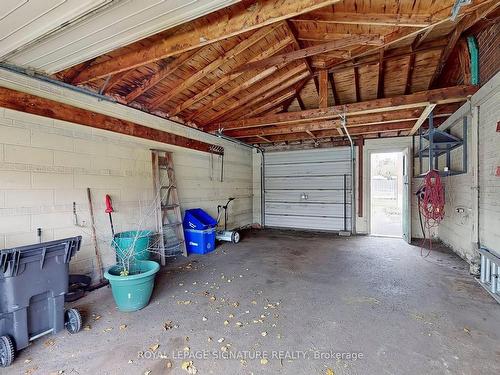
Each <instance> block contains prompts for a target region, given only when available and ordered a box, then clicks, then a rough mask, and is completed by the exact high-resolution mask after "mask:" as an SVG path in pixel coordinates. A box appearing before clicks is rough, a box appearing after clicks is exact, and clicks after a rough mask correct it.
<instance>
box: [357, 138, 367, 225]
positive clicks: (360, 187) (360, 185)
mask: <svg viewBox="0 0 500 375" xmlns="http://www.w3.org/2000/svg"><path fill="white" fill-rule="evenodd" d="M364 144H365V140H364V139H363V137H362V136H361V137H359V138H358V139H356V146H358V181H356V183H357V184H358V207H357V209H358V217H363V184H364V181H363V159H364V157H365V155H364V153H363V146H364Z"/></svg>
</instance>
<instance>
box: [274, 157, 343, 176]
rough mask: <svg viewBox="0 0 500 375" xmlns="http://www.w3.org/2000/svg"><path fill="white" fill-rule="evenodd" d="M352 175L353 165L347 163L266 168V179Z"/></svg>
mask: <svg viewBox="0 0 500 375" xmlns="http://www.w3.org/2000/svg"><path fill="white" fill-rule="evenodd" d="M335 174H337V175H338V174H351V165H350V164H349V163H346V162H345V161H330V162H319V163H301V164H271V165H269V166H268V167H267V168H266V177H287V176H322V175H335Z"/></svg>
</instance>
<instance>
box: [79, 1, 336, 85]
mask: <svg viewBox="0 0 500 375" xmlns="http://www.w3.org/2000/svg"><path fill="white" fill-rule="evenodd" d="M339 1H340V0H294V1H287V2H283V1H282V0H255V1H253V2H252V4H250V5H249V3H248V2H246V1H244V2H239V3H237V4H234V5H232V6H229V7H227V8H224V9H221V10H219V11H216V12H213V13H211V14H209V15H207V16H204V17H200V18H198V19H196V20H194V21H191V22H189V23H186V24H182V25H180V26H178V27H176V28H175V29H173V30H171V32H170V33H169V34H168V36H166V37H165V38H163V39H161V40H159V41H157V42H156V43H153V44H152V45H151V46H148V47H146V48H143V49H142V50H141V51H140V52H137V51H132V52H128V53H124V54H122V55H119V56H116V57H114V58H113V59H110V60H108V61H104V62H101V63H98V64H94V65H92V66H90V67H88V68H87V69H86V70H84V71H83V72H81V73H80V74H79V75H78V76H77V78H76V81H75V82H74V83H84V82H88V81H92V80H96V79H99V78H102V77H106V76H108V75H110V74H115V73H118V72H122V71H124V70H128V69H132V68H136V67H139V66H142V65H145V64H149V63H151V62H154V61H158V60H161V59H165V58H167V57H169V56H174V55H178V54H180V53H182V52H186V51H190V50H192V49H196V48H199V47H201V46H204V45H207V44H211V43H214V42H217V41H219V40H223V39H227V38H230V37H232V36H236V35H239V34H243V33H246V32H248V31H251V30H255V29H258V28H261V27H263V26H267V25H270V24H272V23H275V22H278V21H282V20H285V19H288V18H291V17H295V16H298V15H300V14H302V13H307V12H310V11H313V10H316V9H320V8H322V7H325V6H328V5H331V4H334V3H337V2H339Z"/></svg>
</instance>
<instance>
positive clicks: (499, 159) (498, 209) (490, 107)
mask: <svg viewBox="0 0 500 375" xmlns="http://www.w3.org/2000/svg"><path fill="white" fill-rule="evenodd" d="M486 90H487V93H484V91H486ZM471 103H472V106H473V108H474V107H477V106H478V107H479V109H478V121H477V123H478V126H479V128H478V129H477V128H476V127H475V122H474V121H473V119H472V116H471V110H470V105H469V106H466V107H464V108H461V110H459V111H457V115H458V114H460V116H456V117H458V118H457V120H456V121H450V122H451V123H454V124H455V123H456V124H457V126H456V127H455V128H456V129H459V128H460V123H461V116H463V115H467V116H468V120H469V124H470V125H469V131H468V140H469V144H468V152H469V158H468V159H469V163H468V173H467V174H464V175H459V176H453V177H446V178H445V180H444V181H445V189H446V192H445V195H446V208H445V209H446V215H445V219H444V220H443V222H442V223H441V225H440V227H439V237H440V238H441V239H442V240H443V242H445V243H447V244H448V245H450V246H451V247H452V248H453V250H454V251H455V252H456V253H457V254H458V255H460V256H461V257H462V258H463V259H465V260H467V261H468V262H469V263H472V264H475V263H476V262H478V260H479V255H478V252H477V247H478V244H477V232H476V228H475V225H476V223H475V215H477V213H478V212H479V242H480V245H481V246H486V247H488V248H490V249H491V250H493V251H496V252H497V253H500V231H499V230H498V228H500V177H499V176H496V169H497V167H498V166H500V152H499V150H500V133H498V132H497V131H496V127H497V122H498V121H499V120H500V105H499V103H500V73H498V74H497V75H496V76H495V77H493V78H492V79H491V80H490V81H489V82H488V83H487V84H486V85H484V86H483V88H482V89H481V90H480V91H478V93H476V94H475V95H474V96H473V97H472V98H471ZM472 113H475V111H472ZM478 130H479V138H477V132H478ZM452 131H456V130H454V129H453V128H452ZM477 139H478V140H479V141H478V142H477ZM476 153H477V157H478V158H479V206H478V202H477V199H476V196H475V180H474V176H475V174H476V165H475V164H476V163H475V158H476ZM460 158H461V153H460V152H458V151H457V152H454V154H453V159H454V160H453V162H454V163H457V164H458V163H459V159H460ZM456 208H464V209H465V212H464V213H457V212H456V210H455V209H456ZM478 208H479V211H478Z"/></svg>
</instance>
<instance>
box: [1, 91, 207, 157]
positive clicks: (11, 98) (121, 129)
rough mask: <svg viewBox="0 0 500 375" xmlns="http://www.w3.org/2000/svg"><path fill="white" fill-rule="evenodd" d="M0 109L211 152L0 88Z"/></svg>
mask: <svg viewBox="0 0 500 375" xmlns="http://www.w3.org/2000/svg"><path fill="white" fill-rule="evenodd" d="M0 107H4V108H9V109H13V110H15V111H20V112H26V113H30V114H33V115H38V116H42V117H48V118H52V119H57V120H62V121H67V122H73V123H75V124H80V125H84V126H89V127H91V128H96V129H102V130H107V131H111V132H115V133H120V134H125V135H129V136H132V137H138V138H143V139H148V140H152V141H155V142H161V143H165V144H169V145H174V146H179V147H184V148H189V149H193V150H198V151H205V152H209V151H210V148H211V145H210V144H209V143H205V142H202V141H198V140H195V139H190V138H186V137H183V136H180V135H176V134H172V133H168V132H165V131H162V130H158V129H154V128H150V127H147V126H144V125H139V124H136V123H134V122H131V121H127V120H122V119H119V118H116V117H111V116H108V115H104V114H101V113H96V112H92V111H89V110H86V109H82V108H78V107H74V106H72V105H69V104H64V103H60V102H57V101H54V100H50V99H45V98H42V97H39V96H35V95H32V94H28V93H23V92H20V91H15V90H11V89H8V88H5V87H0Z"/></svg>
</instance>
